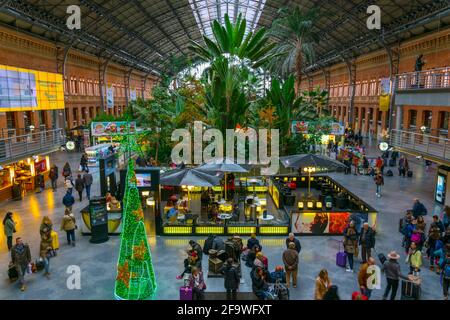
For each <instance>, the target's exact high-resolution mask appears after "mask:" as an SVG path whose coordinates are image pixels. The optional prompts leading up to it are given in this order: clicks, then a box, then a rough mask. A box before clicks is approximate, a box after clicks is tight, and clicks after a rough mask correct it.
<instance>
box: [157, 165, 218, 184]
mask: <svg viewBox="0 0 450 320" xmlns="http://www.w3.org/2000/svg"><path fill="white" fill-rule="evenodd" d="M160 184H161V185H162V186H195V187H214V186H218V185H220V177H218V176H213V175H210V174H208V173H206V172H204V171H199V170H197V169H193V168H185V169H175V170H170V171H166V172H164V173H163V174H162V175H161V178H160Z"/></svg>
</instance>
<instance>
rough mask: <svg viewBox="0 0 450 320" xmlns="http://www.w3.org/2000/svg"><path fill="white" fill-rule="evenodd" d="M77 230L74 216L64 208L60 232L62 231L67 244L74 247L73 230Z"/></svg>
mask: <svg viewBox="0 0 450 320" xmlns="http://www.w3.org/2000/svg"><path fill="white" fill-rule="evenodd" d="M76 228H77V225H76V220H75V216H74V215H73V214H72V212H71V211H70V210H69V209H67V208H66V210H65V211H64V217H63V218H62V221H61V230H64V231H65V232H66V235H67V244H68V245H72V246H74V247H75V229H76Z"/></svg>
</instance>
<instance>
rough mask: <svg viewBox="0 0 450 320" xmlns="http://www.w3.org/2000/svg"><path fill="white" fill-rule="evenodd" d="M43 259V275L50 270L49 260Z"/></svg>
mask: <svg viewBox="0 0 450 320" xmlns="http://www.w3.org/2000/svg"><path fill="white" fill-rule="evenodd" d="M43 259H44V270H45V273H50V272H49V270H50V259H49V258H47V257H44V258H43Z"/></svg>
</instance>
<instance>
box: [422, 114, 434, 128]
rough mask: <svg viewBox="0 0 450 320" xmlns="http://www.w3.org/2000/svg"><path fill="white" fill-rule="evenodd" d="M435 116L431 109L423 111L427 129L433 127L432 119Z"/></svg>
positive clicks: (424, 123)
mask: <svg viewBox="0 0 450 320" xmlns="http://www.w3.org/2000/svg"><path fill="white" fill-rule="evenodd" d="M432 118H433V113H432V112H431V111H430V110H426V111H424V112H423V125H424V126H425V127H427V129H428V130H429V129H431V119H432Z"/></svg>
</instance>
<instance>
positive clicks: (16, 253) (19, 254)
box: [11, 237, 31, 291]
mask: <svg viewBox="0 0 450 320" xmlns="http://www.w3.org/2000/svg"><path fill="white" fill-rule="evenodd" d="M11 261H12V263H13V265H14V267H15V268H16V270H17V274H18V276H19V282H20V290H21V291H25V290H26V286H25V273H26V272H27V268H28V264H30V263H31V253H30V246H29V245H28V244H26V243H23V241H22V238H20V237H18V238H16V244H15V245H14V246H13V247H12V248H11Z"/></svg>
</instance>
